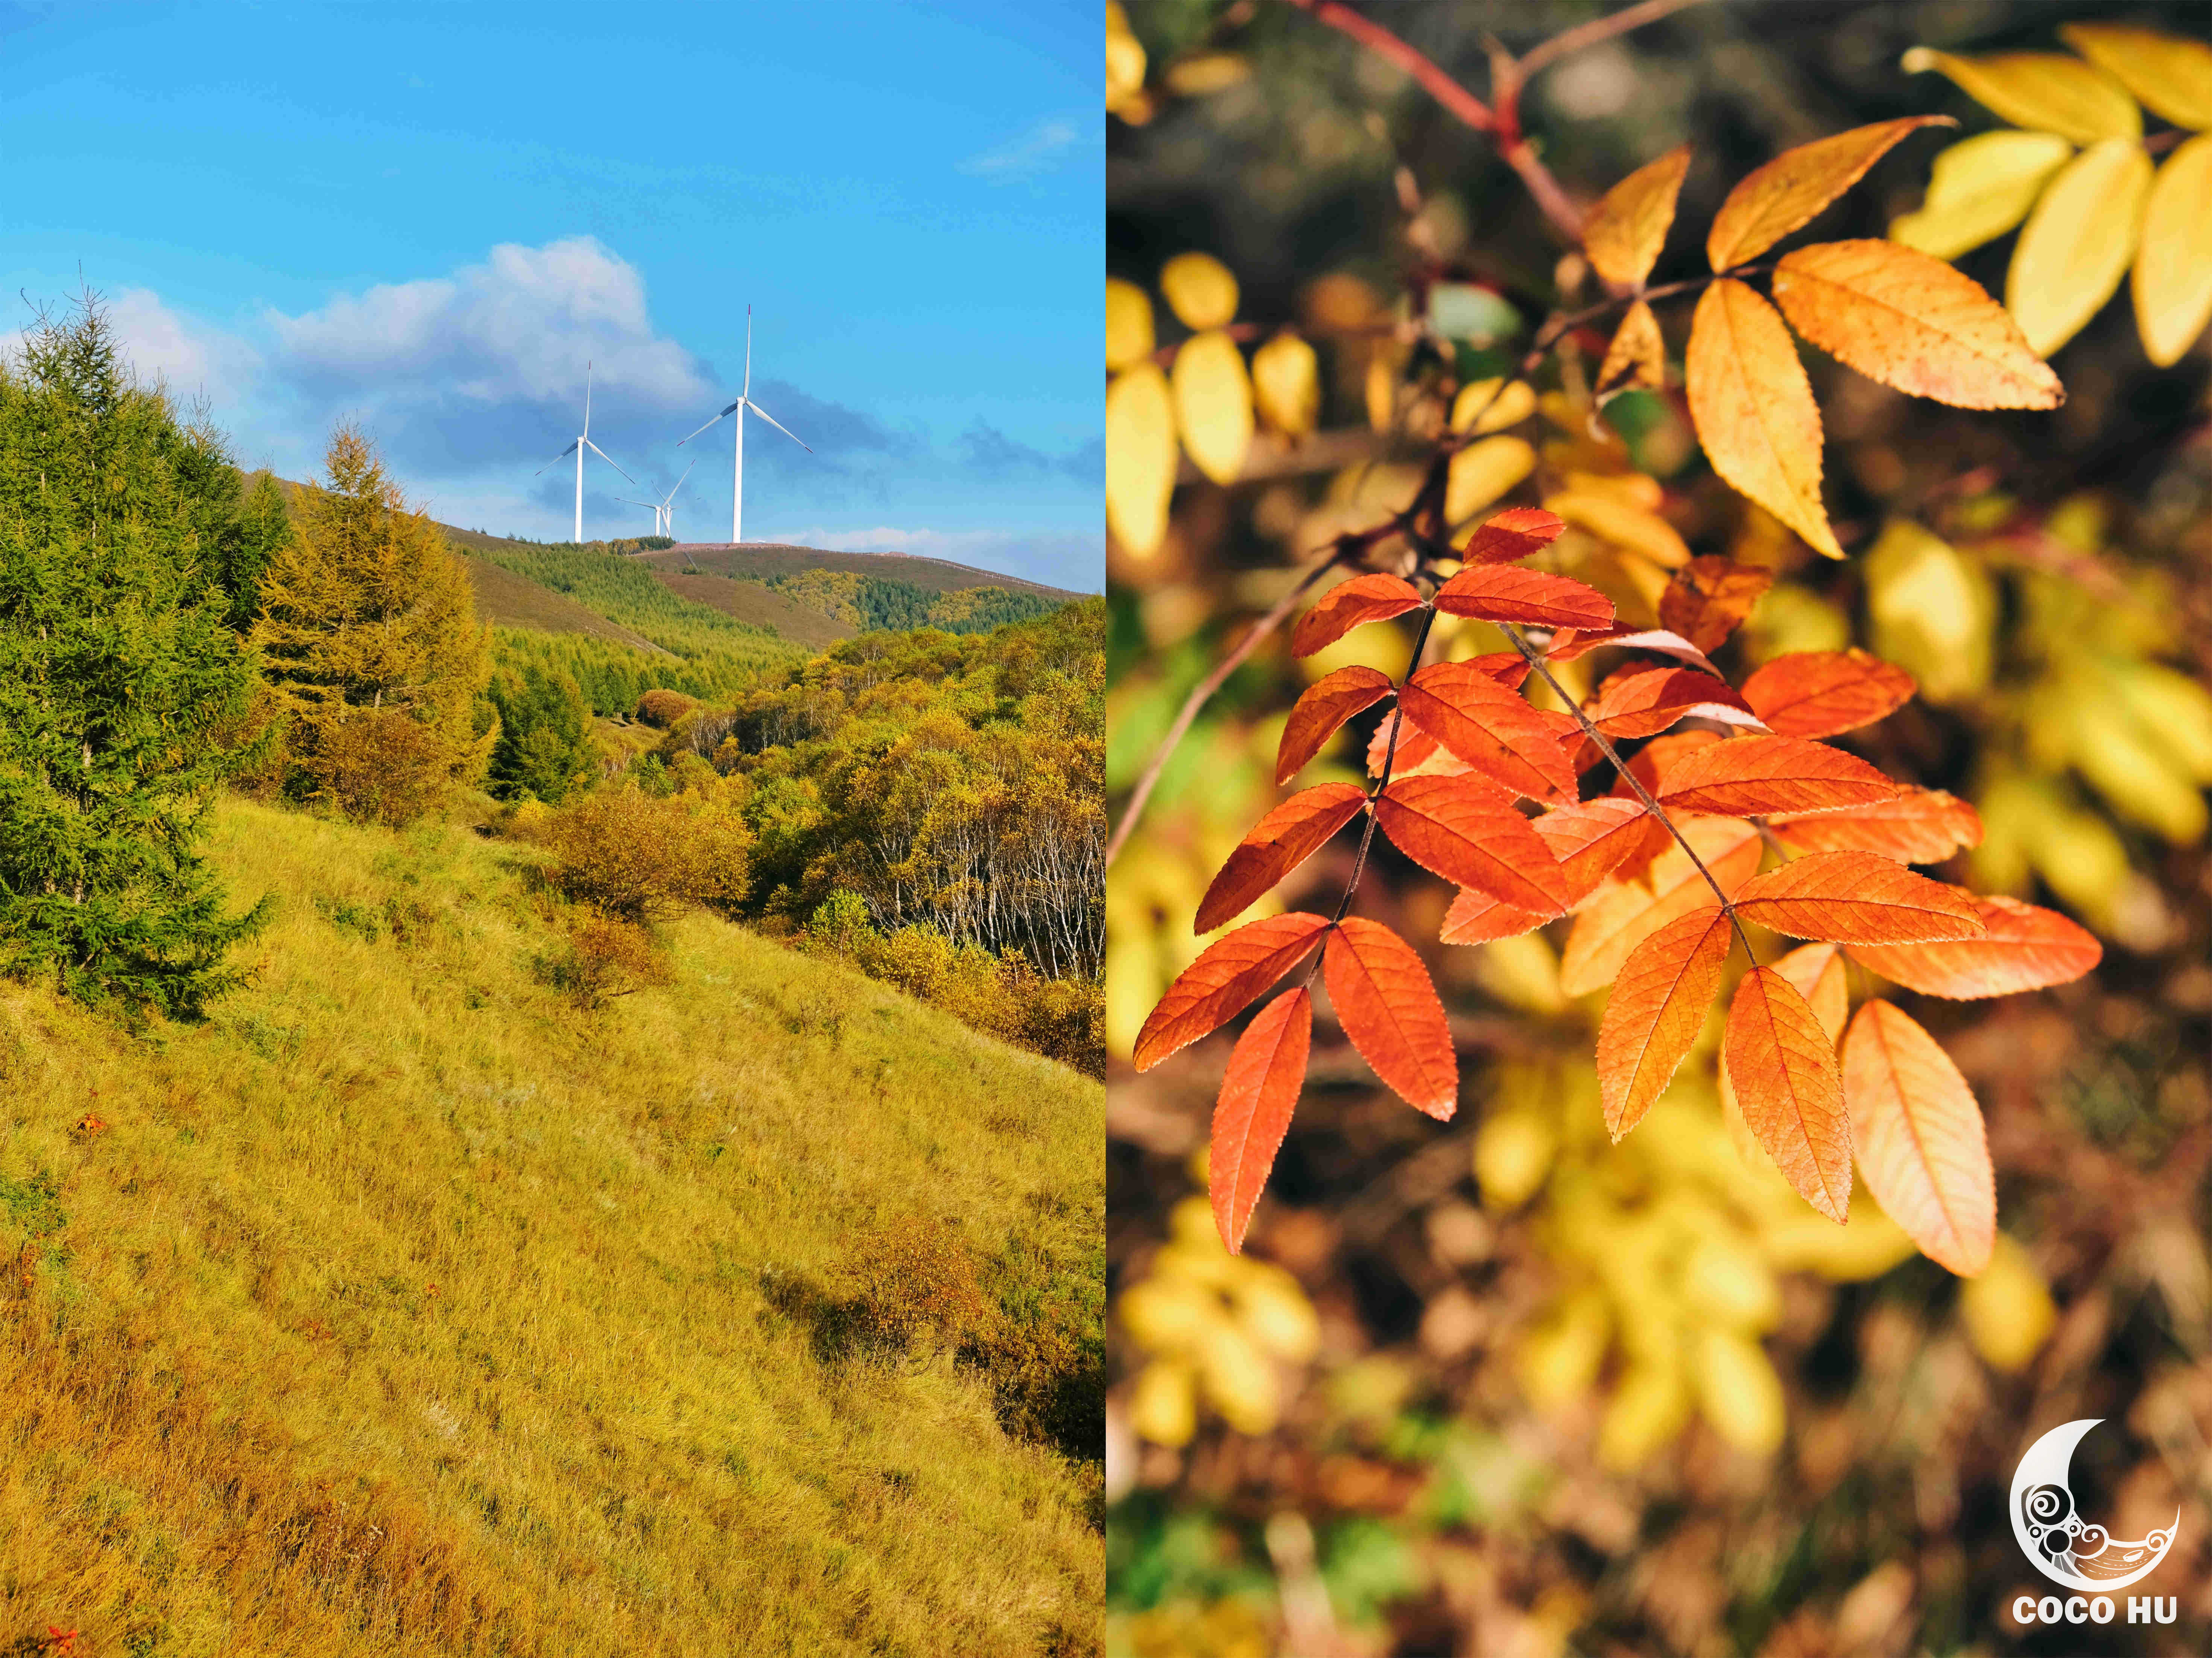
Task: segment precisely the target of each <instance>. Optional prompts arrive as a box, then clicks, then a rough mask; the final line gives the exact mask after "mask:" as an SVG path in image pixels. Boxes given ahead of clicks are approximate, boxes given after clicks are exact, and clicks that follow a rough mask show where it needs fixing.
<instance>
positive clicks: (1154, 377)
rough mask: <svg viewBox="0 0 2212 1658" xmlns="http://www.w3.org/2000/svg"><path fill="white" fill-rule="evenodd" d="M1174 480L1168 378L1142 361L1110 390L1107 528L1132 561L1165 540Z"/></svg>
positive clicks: (1172, 414) (1172, 409)
mask: <svg viewBox="0 0 2212 1658" xmlns="http://www.w3.org/2000/svg"><path fill="white" fill-rule="evenodd" d="M1175 475H1176V436H1175V406H1174V404H1173V402H1172V401H1171V400H1170V397H1169V394H1168V377H1167V376H1166V375H1165V374H1162V373H1160V371H1159V367H1158V365H1157V364H1155V363H1151V362H1139V364H1138V365H1137V366H1136V367H1134V368H1131V369H1129V370H1127V371H1126V372H1125V373H1123V374H1119V375H1116V376H1115V380H1114V383H1113V384H1112V385H1110V386H1108V387H1107V388H1106V523H1107V526H1108V527H1109V529H1111V530H1112V531H1114V535H1115V539H1116V540H1118V541H1120V542H1121V545H1122V547H1123V548H1124V549H1126V550H1127V552H1128V554H1129V556H1131V557H1132V558H1138V559H1146V558H1150V557H1151V556H1152V555H1153V554H1154V553H1157V552H1158V551H1159V550H1160V543H1161V542H1162V541H1164V540H1165V539H1166V538H1167V533H1168V498H1169V497H1170V495H1173V494H1174V493H1175Z"/></svg>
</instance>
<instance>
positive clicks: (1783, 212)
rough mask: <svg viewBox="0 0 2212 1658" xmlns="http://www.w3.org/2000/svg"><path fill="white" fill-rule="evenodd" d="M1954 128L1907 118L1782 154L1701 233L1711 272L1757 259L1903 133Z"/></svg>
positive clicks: (1747, 181)
mask: <svg viewBox="0 0 2212 1658" xmlns="http://www.w3.org/2000/svg"><path fill="white" fill-rule="evenodd" d="M1954 125H1957V123H1956V122H1954V121H1953V120H1952V119H1951V118H1949V117H1948V116H1944V115H1910V116H1906V117H1905V118H1902V119H1900V120H1895V121H1877V122H1875V124H1874V125H1872V126H1863V127H1854V128H1852V129H1851V130H1850V131H1849V132H1839V133H1838V134H1836V136H1835V137H1832V138H1821V139H1817V140H1815V141H1814V143H1809V144H1800V145H1798V146H1797V148H1796V149H1785V150H1784V151H1783V152H1782V154H1780V155H1778V156H1776V157H1775V158H1774V159H1773V160H1772V161H1769V162H1768V163H1767V164H1766V165H1765V167H1760V168H1759V170H1758V171H1757V172H1755V173H1749V174H1747V175H1746V176H1745V178H1744V179H1743V180H1742V181H1741V183H1739V184H1738V185H1736V187H1735V189H1734V190H1731V191H1729V194H1728V199H1727V200H1726V201H1724V202H1723V203H1721V210H1720V212H1719V213H1718V214H1717V215H1716V216H1714V219H1713V228H1712V229H1711V231H1709V232H1708V233H1707V234H1706V236H1705V257H1706V258H1708V259H1710V260H1711V261H1712V266H1713V269H1714V270H1727V269H1728V268H1729V266H1731V265H1736V264H1742V263H1743V262H1744V261H1745V260H1746V259H1754V258H1758V257H1759V255H1760V254H1761V253H1764V252H1766V250H1767V249H1768V248H1770V247H1771V246H1774V244H1775V243H1777V242H1778V241H1780V240H1782V239H1783V238H1784V236H1787V235H1788V234H1790V232H1791V231H1793V230H1796V229H1797V228H1800V227H1801V226H1802V225H1804V224H1806V223H1808V222H1809V221H1810V220H1811V219H1812V217H1813V216H1814V214H1816V213H1818V212H1819V211H1820V210H1821V209H1822V208H1824V207H1826V206H1827V204H1828V203H1831V202H1832V201H1834V200H1835V199H1836V197H1838V196H1840V195H1842V194H1843V193H1844V191H1847V190H1849V189H1850V187H1851V186H1852V185H1855V184H1857V182H1858V181H1859V180H1860V179H1862V178H1863V177H1864V176H1865V174H1866V170H1867V169H1868V168H1869V167H1872V166H1873V165H1874V164H1875V162H1876V161H1880V160H1881V158H1882V157H1883V156H1884V155H1887V154H1888V153H1889V151H1890V149H1891V147H1892V146H1893V145H1894V144H1896V143H1897V142H1898V141H1899V139H1901V138H1903V137H1905V136H1906V135H1907V134H1908V133H1911V132H1912V131H1916V130H1917V129H1918V128H1921V127H1924V126H1954Z"/></svg>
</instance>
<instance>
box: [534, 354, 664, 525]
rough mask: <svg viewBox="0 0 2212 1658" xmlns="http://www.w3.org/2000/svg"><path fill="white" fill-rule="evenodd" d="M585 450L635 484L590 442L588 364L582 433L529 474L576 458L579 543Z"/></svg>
mask: <svg viewBox="0 0 2212 1658" xmlns="http://www.w3.org/2000/svg"><path fill="white" fill-rule="evenodd" d="M586 449H588V450H590V451H591V452H592V453H593V454H595V455H597V456H598V457H599V459H601V460H603V461H605V462H606V464H607V465H610V466H614V467H615V471H617V472H622V475H623V477H625V478H629V482H630V483H633V484H635V483H636V482H637V480H636V479H635V478H634V477H630V476H629V473H628V472H623V469H622V468H621V467H619V466H615V463H614V457H612V456H611V455H610V454H608V453H607V452H606V451H605V450H604V449H602V448H600V447H599V445H598V444H596V443H594V442H592V365H591V364H590V363H588V362H587V363H586V364H585V365H584V429H583V432H582V433H581V434H580V435H579V436H578V437H577V439H576V440H575V441H574V442H573V443H571V444H570V445H569V446H568V448H566V449H563V450H562V452H560V453H559V454H557V455H556V456H554V457H553V459H550V460H549V461H547V462H546V463H545V465H544V466H541V467H539V468H538V471H535V472H532V474H531V476H532V477H543V476H544V473H545V472H546V471H549V470H550V469H551V468H553V467H556V466H558V465H560V464H561V463H562V461H564V460H566V459H568V457H569V456H570V455H571V454H572V453H573V454H574V456H575V457H576V539H577V541H578V542H579V543H580V542H581V541H582V540H583V539H584V451H585V450H586ZM639 504H641V505H645V504H648V503H642V502H641V503H639Z"/></svg>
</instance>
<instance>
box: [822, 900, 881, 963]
mask: <svg viewBox="0 0 2212 1658" xmlns="http://www.w3.org/2000/svg"><path fill="white" fill-rule="evenodd" d="M806 936H807V937H808V938H811V939H812V940H813V941H814V942H815V943H817V944H821V945H823V947H824V948H826V949H829V950H836V952H837V953H838V954H839V955H841V956H854V955H857V954H859V952H860V948H861V945H862V943H863V941H864V940H869V939H872V938H874V937H875V929H874V928H872V927H871V926H869V925H868V905H867V901H866V899H864V898H862V897H861V896H860V894H859V893H857V892H854V891H852V890H849V889H848V888H845V887H839V888H838V889H837V890H836V891H835V892H833V893H831V894H830V895H829V896H828V897H827V898H824V899H823V901H822V902H820V903H819V904H817V905H816V906H815V907H814V914H813V915H812V916H811V918H810V919H809V920H808V921H807V923H806Z"/></svg>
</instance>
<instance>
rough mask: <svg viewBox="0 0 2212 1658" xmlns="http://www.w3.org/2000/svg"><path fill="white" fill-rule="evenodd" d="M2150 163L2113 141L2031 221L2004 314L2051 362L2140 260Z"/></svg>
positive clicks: (2088, 152)
mask: <svg viewBox="0 0 2212 1658" xmlns="http://www.w3.org/2000/svg"><path fill="white" fill-rule="evenodd" d="M2150 180H2151V167H2150V157H2149V156H2148V155H2144V154H2143V149H2142V145H2141V144H2139V143H2132V142H2130V140H2127V139H2124V138H2107V139H2106V140H2105V141H2104V142H2103V143H2095V144H2092V145H2090V146H2089V148H2088V149H2085V150H2083V151H2082V152H2081V154H2080V155H2076V156H2075V158H2074V159H2073V160H2072V161H2069V162H2068V163H2067V164H2066V166H2065V167H2063V169H2061V171H2060V172H2059V174H2058V176H2057V178H2055V179H2052V180H2051V185H2050V187H2049V188H2048V189H2046V190H2045V191H2044V192H2043V199H2042V200H2040V201H2039V202H2038V203H2036V204H2035V211H2034V212H2033V213H2031V214H2030V215H2029V216H2028V219H2027V228H2025V229H2024V230H2022V231H2021V233H2020V241H2019V244H2018V245H2017V246H2015V247H2014V249H2013V253H2012V269H2011V270H2009V271H2008V273H2007V274H2006V276H2005V308H2006V309H2007V310H2008V311H2009V312H2011V313H2012V314H2013V319H2014V320H2015V321H2016V322H2017V323H2019V324H2020V331H2021V333H2023V334H2025V335H2026V336H2027V343H2028V349H2030V350H2032V351H2033V352H2034V353H2035V354H2036V355H2038V356H2039V357H2047V356H2049V355H2051V353H2052V352H2054V351H2056V350H2057V349H2058V348H2059V347H2060V346H2062V345H2063V344H2065V343H2066V342H2067V341H2069V340H2070V339H2072V338H2073V337H2074V336H2075V335H2076V334H2078V333H2079V332H2081V326H2082V325H2083V324H2085V323H2087V321H2088V320H2089V319H2090V318H2092V317H2093V316H2095V315H2096V314H2097V313H2098V311H2099V309H2100V308H2101V307H2103V305H2104V303H2105V301H2106V300H2109V299H2110V298H2112V293H2113V290H2114V289H2116V288H2118V287H2119V285H2120V278H2121V277H2122V276H2125V275H2126V274H2127V269H2128V261H2129V260H2130V259H2132V258H2134V257H2135V252H2136V235H2137V233H2138V232H2139V231H2140V229H2141V228H2142V207H2143V197H2144V196H2145V195H2146V194H2148V191H2149V190H2150Z"/></svg>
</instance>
